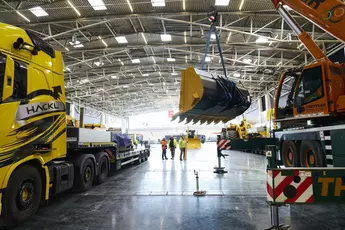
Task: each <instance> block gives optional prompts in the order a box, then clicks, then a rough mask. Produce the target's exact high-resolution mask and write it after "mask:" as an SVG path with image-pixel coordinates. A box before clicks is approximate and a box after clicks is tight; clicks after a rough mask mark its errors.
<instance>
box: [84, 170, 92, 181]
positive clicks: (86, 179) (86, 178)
mask: <svg viewBox="0 0 345 230" xmlns="http://www.w3.org/2000/svg"><path fill="white" fill-rule="evenodd" d="M91 174H92V170H91V167H90V166H87V167H86V168H85V174H84V175H85V176H84V181H85V183H88V182H89V181H90V180H91Z"/></svg>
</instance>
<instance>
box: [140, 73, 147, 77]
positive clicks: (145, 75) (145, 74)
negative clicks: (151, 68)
mask: <svg viewBox="0 0 345 230" xmlns="http://www.w3.org/2000/svg"><path fill="white" fill-rule="evenodd" d="M141 76H143V77H148V76H149V74H148V73H144V74H143V75H141Z"/></svg>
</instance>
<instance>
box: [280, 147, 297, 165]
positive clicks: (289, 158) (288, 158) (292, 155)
mask: <svg viewBox="0 0 345 230" xmlns="http://www.w3.org/2000/svg"><path fill="white" fill-rule="evenodd" d="M298 150H299V144H298V143H296V142H293V141H284V142H283V146H282V159H283V163H284V165H285V167H298V165H299V157H298Z"/></svg>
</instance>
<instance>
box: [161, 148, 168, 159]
mask: <svg viewBox="0 0 345 230" xmlns="http://www.w3.org/2000/svg"><path fill="white" fill-rule="evenodd" d="M165 159H168V158H167V150H166V149H163V150H162V160H165Z"/></svg>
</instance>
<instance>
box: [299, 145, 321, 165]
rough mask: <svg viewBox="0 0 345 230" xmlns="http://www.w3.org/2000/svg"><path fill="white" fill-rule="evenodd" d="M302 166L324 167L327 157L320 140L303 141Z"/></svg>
mask: <svg viewBox="0 0 345 230" xmlns="http://www.w3.org/2000/svg"><path fill="white" fill-rule="evenodd" d="M300 162H301V166H302V167H323V166H325V158H324V154H323V150H322V147H321V144H320V143H319V142H318V141H303V142H302V144H301V148H300Z"/></svg>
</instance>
